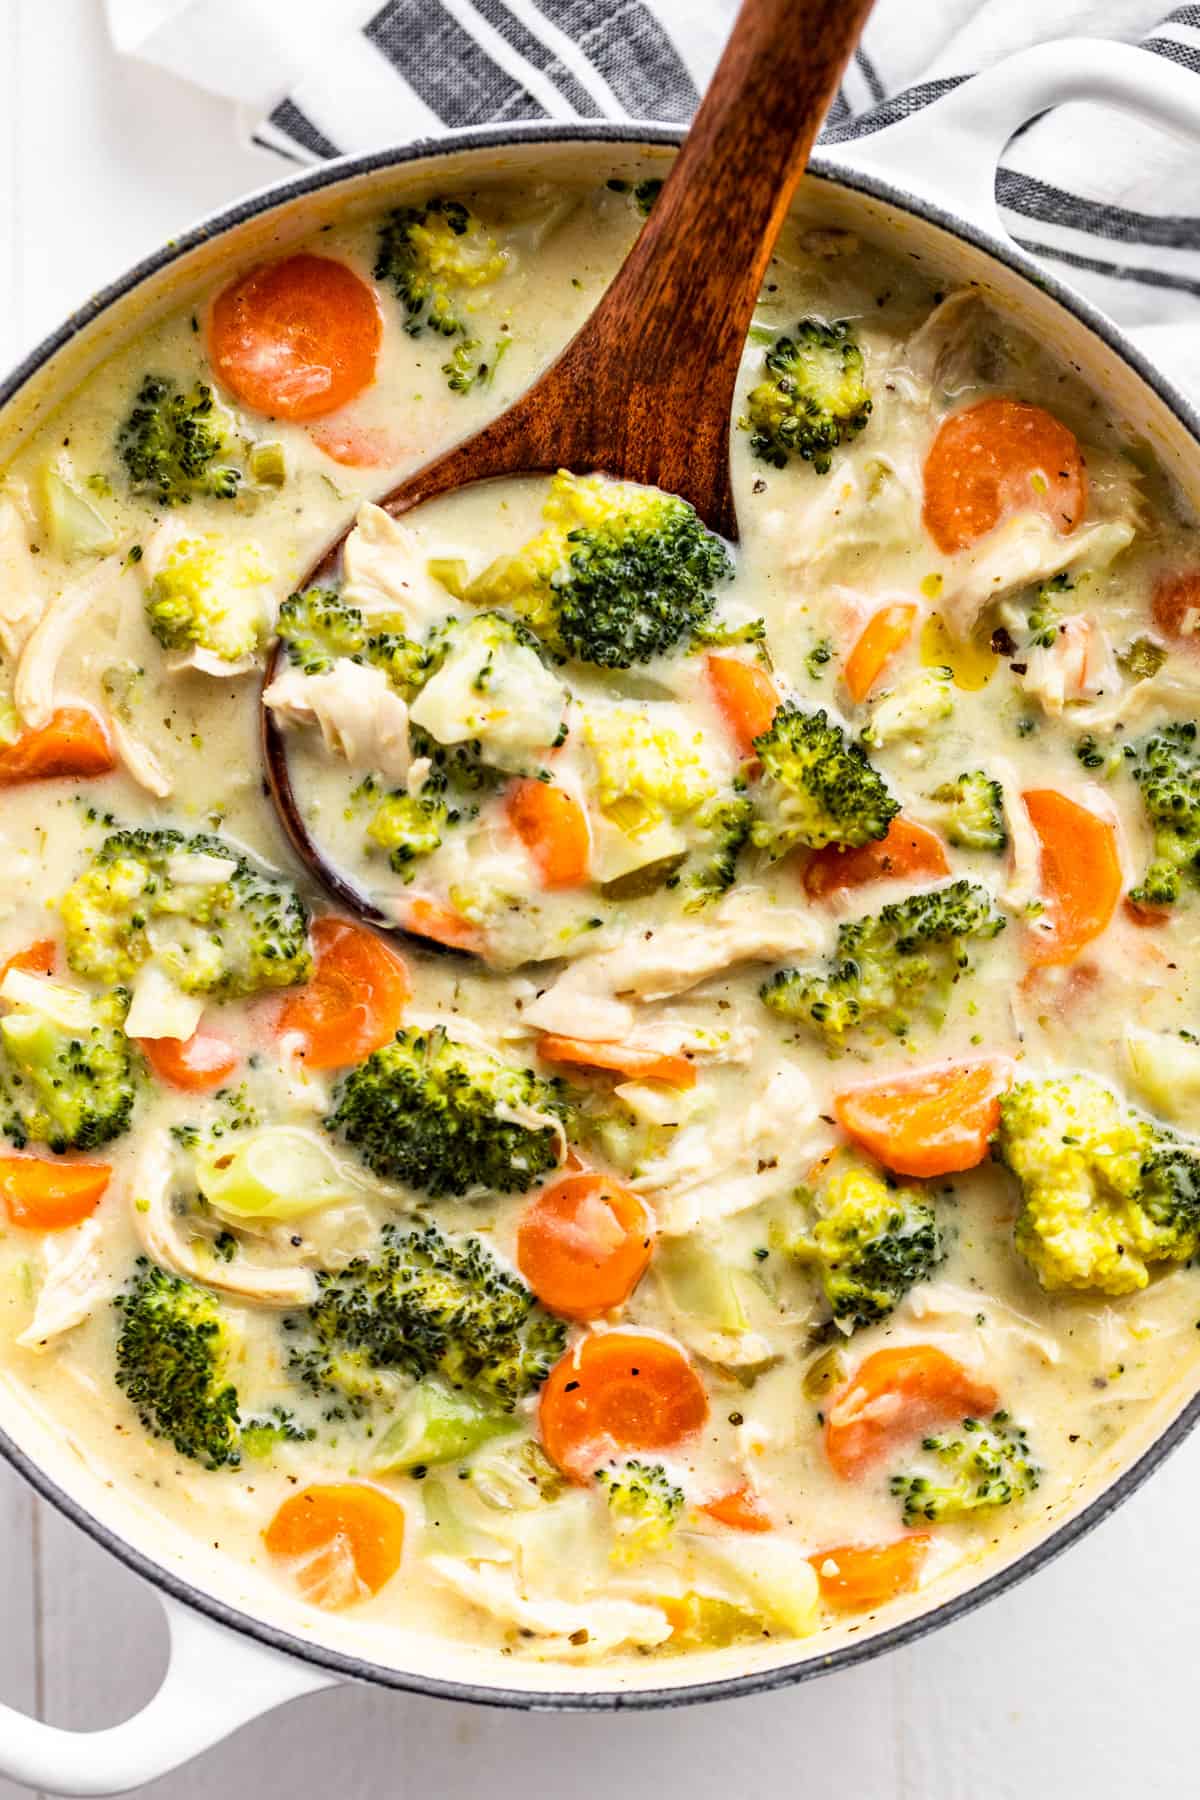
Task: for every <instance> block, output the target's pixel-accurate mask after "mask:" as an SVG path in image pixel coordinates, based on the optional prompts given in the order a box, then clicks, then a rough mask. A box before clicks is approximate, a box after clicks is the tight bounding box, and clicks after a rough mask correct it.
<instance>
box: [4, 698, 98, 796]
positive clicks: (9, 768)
mask: <svg viewBox="0 0 1200 1800" xmlns="http://www.w3.org/2000/svg"><path fill="white" fill-rule="evenodd" d="M116 766H117V759H116V757H115V756H114V755H113V750H112V745H111V744H110V743H109V741H108V733H107V731H106V730H105V729H104V726H103V725H102V724H101V722H100V720H99V719H98V718H97V717H96V714H95V713H94V712H89V710H88V708H87V707H86V706H60V707H58V708H57V710H56V711H55V712H53V713H52V714H51V715H50V718H49V719H48V720H47V722H46V724H45V725H39V726H38V728H37V730H36V731H23V732H22V733H21V736H20V737H19V738H18V739H17V740H16V742H15V743H13V744H3V745H0V787H15V786H16V785H17V783H18V782H22V781H52V780H55V779H56V778H57V777H59V776H65V775H73V776H75V778H76V779H77V780H80V781H82V780H87V779H89V778H90V777H91V776H93V775H108V774H110V773H111V771H112V770H113V769H115V768H116Z"/></svg>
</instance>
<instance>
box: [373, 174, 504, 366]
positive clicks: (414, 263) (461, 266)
mask: <svg viewBox="0 0 1200 1800" xmlns="http://www.w3.org/2000/svg"><path fill="white" fill-rule="evenodd" d="M510 261H511V257H510V254H509V252H508V251H507V250H505V249H502V248H501V246H500V245H499V244H498V243H497V242H496V240H495V238H494V237H493V236H492V234H491V232H490V231H488V229H487V227H486V226H485V225H484V224H483V223H482V221H481V220H480V219H479V218H478V217H477V215H476V214H475V213H473V212H472V211H471V210H470V208H469V207H466V206H464V205H463V203H462V201H461V200H446V199H437V200H430V201H429V202H428V204H427V205H425V206H400V207H397V208H396V210H395V211H394V212H391V213H389V214H388V216H387V218H386V219H385V220H384V223H383V227H382V229H381V231H380V233H379V246H378V250H377V253H376V258H375V279H376V281H388V282H390V283H391V285H392V287H393V288H394V290H395V293H396V298H397V299H398V300H399V301H400V303H401V305H402V306H403V307H404V310H405V313H406V314H407V321H406V324H405V327H404V329H405V330H406V331H407V332H408V333H409V335H410V336H411V337H419V336H420V334H421V333H422V332H423V331H425V330H429V331H436V332H438V333H440V334H441V335H442V336H443V337H453V336H455V335H456V334H457V333H465V332H466V330H467V322H466V317H465V315H466V314H467V313H468V312H469V311H470V310H471V308H470V305H469V301H468V296H469V295H470V294H472V293H474V292H475V291H476V290H478V289H479V288H483V287H487V286H489V285H490V283H492V282H494V281H499V279H500V277H501V276H502V275H503V274H504V272H505V270H506V269H507V268H508V265H509V262H510Z"/></svg>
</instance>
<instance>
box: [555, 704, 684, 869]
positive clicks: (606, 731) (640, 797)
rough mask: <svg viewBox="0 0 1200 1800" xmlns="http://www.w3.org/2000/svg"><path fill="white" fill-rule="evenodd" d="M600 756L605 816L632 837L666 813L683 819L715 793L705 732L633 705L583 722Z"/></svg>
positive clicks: (599, 788)
mask: <svg viewBox="0 0 1200 1800" xmlns="http://www.w3.org/2000/svg"><path fill="white" fill-rule="evenodd" d="M583 734H584V738H585V740H586V742H587V745H588V748H589V749H590V750H591V752H592V754H593V756H594V757H595V759H596V796H597V799H598V802H599V805H600V808H601V810H602V812H603V813H604V814H605V816H606V818H609V819H611V820H612V822H613V823H614V825H618V826H619V827H620V829H621V830H622V831H624V832H625V833H627V835H629V836H630V837H640V836H641V835H642V834H643V833H645V832H648V831H652V830H653V829H654V827H655V826H656V825H660V824H661V823H662V822H663V820H664V819H669V820H672V821H678V820H681V819H685V818H687V817H688V815H689V814H691V813H694V812H696V811H697V809H698V808H699V807H701V806H703V805H704V804H705V802H706V801H709V800H711V799H712V798H713V796H714V794H715V793H716V788H715V786H714V784H713V780H712V777H711V775H710V774H709V771H708V766H707V765H708V762H709V759H708V758H706V757H705V754H704V737H703V734H702V733H701V732H696V733H694V734H693V735H692V736H691V737H690V738H687V737H685V736H684V735H683V734H682V733H681V732H678V731H676V730H674V729H673V728H672V727H671V726H669V725H656V724H655V723H654V721H653V720H652V719H650V718H648V717H647V716H646V714H645V713H641V712H635V711H634V710H633V709H632V708H631V707H617V706H614V707H611V708H608V709H606V710H605V711H603V712H599V711H597V712H591V713H588V715H587V717H586V719H585V721H584V728H583Z"/></svg>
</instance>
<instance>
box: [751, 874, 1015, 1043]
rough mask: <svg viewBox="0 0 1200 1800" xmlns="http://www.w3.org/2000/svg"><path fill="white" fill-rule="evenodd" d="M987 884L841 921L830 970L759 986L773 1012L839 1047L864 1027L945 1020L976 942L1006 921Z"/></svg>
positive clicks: (961, 885) (910, 899) (782, 973)
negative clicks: (919, 1019) (800, 1023)
mask: <svg viewBox="0 0 1200 1800" xmlns="http://www.w3.org/2000/svg"><path fill="white" fill-rule="evenodd" d="M1005 922H1006V921H1005V918H1004V915H1003V913H1001V912H999V911H998V910H997V908H996V906H995V904H994V902H993V900H992V897H991V895H990V894H989V893H988V891H987V889H986V888H983V887H980V886H979V885H978V884H977V883H975V882H971V881H954V882H951V883H950V884H949V886H947V887H940V888H931V889H930V890H929V891H928V892H926V893H921V894H910V895H908V896H907V898H906V899H904V900H897V901H894V902H893V903H892V904H891V905H890V906H885V907H883V908H882V910H881V911H880V912H878V913H875V914H868V915H867V916H866V917H865V918H862V919H852V920H850V921H848V922H847V923H846V924H844V925H841V926H839V928H838V935H837V944H836V946H835V949H834V954H833V959H832V962H831V965H830V967H829V969H828V970H827V971H825V972H822V971H819V970H806V969H780V970H779V971H778V972H777V973H776V974H775V975H774V976H772V978H771V980H770V981H768V982H766V983H765V984H764V985H763V987H762V988H761V989H760V990H759V992H760V994H761V996H762V998H763V1000H764V1001H765V1002H766V1004H767V1005H768V1006H769V1007H770V1008H771V1009H772V1011H774V1012H777V1013H780V1014H782V1016H783V1017H784V1018H785V1019H795V1020H797V1021H803V1022H804V1023H805V1024H808V1025H813V1026H815V1027H816V1028H817V1030H818V1031H820V1032H822V1033H823V1034H824V1036H825V1037H826V1039H827V1040H828V1041H829V1042H830V1043H831V1044H837V1043H839V1042H840V1041H841V1039H842V1038H843V1037H844V1036H845V1034H846V1032H847V1031H849V1030H851V1029H852V1028H853V1027H855V1026H860V1025H883V1026H885V1027H886V1028H887V1029H888V1030H890V1031H894V1032H895V1033H896V1034H897V1036H903V1035H904V1034H905V1033H906V1032H907V1031H908V1030H909V1029H910V1027H911V1025H912V1023H913V1019H914V1017H915V1016H916V1015H917V1014H918V1013H920V1014H923V1015H924V1016H925V1017H927V1018H928V1019H929V1020H930V1021H932V1022H934V1023H937V1022H940V1020H941V1019H942V1018H943V1017H944V1016H945V1011H946V1006H947V1004H948V1001H949V995H950V990H951V988H952V987H953V985H954V983H955V982H956V981H958V979H959V978H960V976H962V975H964V974H965V973H966V972H967V970H968V969H969V968H970V966H971V965H970V960H969V957H968V945H969V944H970V943H971V942H973V941H975V940H980V941H983V940H986V939H989V938H994V937H995V936H996V935H997V933H998V932H1001V931H1003V929H1004V926H1005Z"/></svg>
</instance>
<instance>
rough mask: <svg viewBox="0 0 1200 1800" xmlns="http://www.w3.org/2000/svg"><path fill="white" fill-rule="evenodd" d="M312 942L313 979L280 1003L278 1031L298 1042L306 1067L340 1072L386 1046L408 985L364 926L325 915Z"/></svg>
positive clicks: (396, 961) (393, 958)
mask: <svg viewBox="0 0 1200 1800" xmlns="http://www.w3.org/2000/svg"><path fill="white" fill-rule="evenodd" d="M312 941H313V950H314V951H315V953H316V967H315V969H314V971H313V978H312V980H311V981H309V982H307V983H306V984H305V986H304V987H302V988H301V989H300V990H299V992H298V993H295V994H293V995H292V997H291V998H290V999H289V1000H287V1001H286V1002H285V1004H284V1006H283V1008H282V1010H281V1011H280V1014H279V1030H280V1031H281V1032H295V1033H297V1034H298V1036H300V1037H301V1038H302V1039H303V1040H304V1052H303V1054H304V1060H305V1062H306V1063H307V1064H308V1066H309V1068H310V1069H340V1068H343V1067H345V1066H346V1065H347V1064H348V1063H357V1062H361V1061H362V1060H363V1058H364V1057H365V1056H370V1054H371V1052H372V1051H373V1050H379V1049H381V1048H382V1046H383V1045H384V1044H387V1043H390V1042H391V1040H392V1038H394V1037H395V1035H396V1033H397V1031H398V1030H399V1029H400V1021H401V1019H402V1017H403V1015H404V1008H405V1005H406V1003H407V1001H408V997H409V995H410V993H411V992H412V987H411V984H410V982H409V979H408V970H407V968H406V967H405V965H404V963H403V962H402V961H401V959H400V958H399V957H398V956H397V955H396V952H395V951H394V950H391V949H389V948H388V946H387V945H386V944H385V943H384V941H383V939H382V938H381V937H379V936H377V934H376V933H375V932H373V931H369V930H368V929H367V927H366V926H365V925H354V924H352V923H351V922H350V920H349V919H338V918H335V917H334V916H333V914H331V913H327V914H326V915H325V917H324V918H321V919H317V920H316V921H315V923H314V925H313V928H312Z"/></svg>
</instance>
